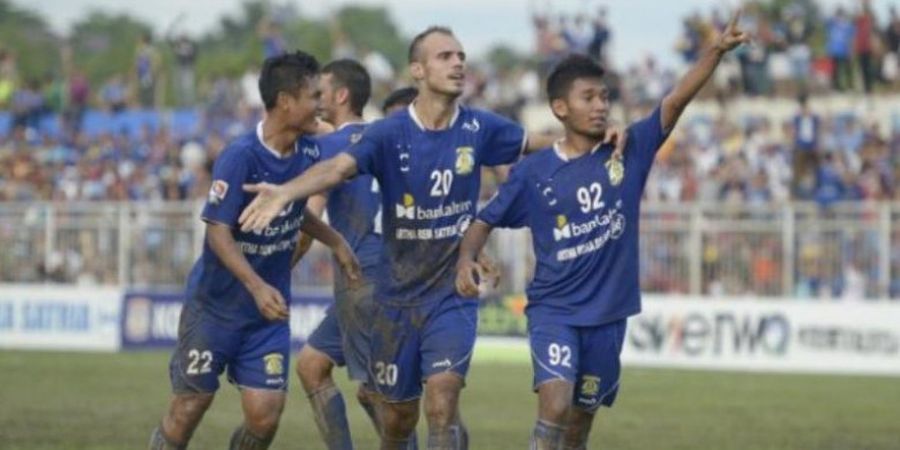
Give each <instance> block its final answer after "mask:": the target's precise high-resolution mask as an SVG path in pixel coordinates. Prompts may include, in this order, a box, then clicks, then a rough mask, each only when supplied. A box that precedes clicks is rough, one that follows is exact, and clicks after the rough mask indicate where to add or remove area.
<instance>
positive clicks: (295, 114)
mask: <svg viewBox="0 0 900 450" xmlns="http://www.w3.org/2000/svg"><path fill="white" fill-rule="evenodd" d="M321 95H322V91H321V90H320V89H319V77H310V78H308V79H307V80H306V83H304V84H303V87H301V88H300V89H299V90H297V92H296V93H295V94H294V95H285V102H286V104H287V113H288V114H287V117H288V118H289V121H290V124H291V128H293V129H295V130H298V131H301V132H302V133H304V134H315V133H316V130H317V129H318V123H317V122H318V121H317V120H316V116H318V114H319V100H320V98H321Z"/></svg>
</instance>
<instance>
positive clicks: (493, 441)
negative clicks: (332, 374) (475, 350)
mask: <svg viewBox="0 0 900 450" xmlns="http://www.w3.org/2000/svg"><path fill="white" fill-rule="evenodd" d="M488 356H490V355H488ZM167 358H168V354H166V353H158V352H153V353H122V354H81V353H49V352H48V353H38V352H11V351H0V380H2V382H0V449H29V450H30V449H66V450H75V449H110V450H111V449H116V450H120V449H143V448H145V447H144V446H145V445H146V440H147V437H148V433H149V432H150V430H151V429H152V428H153V427H154V426H155V425H156V423H157V422H158V421H159V418H160V415H161V414H162V412H163V410H164V408H165V407H166V403H167V397H168V381H167V378H166V363H167ZM338 378H339V381H340V383H341V385H342V386H343V387H344V388H345V392H348V389H349V387H350V386H349V384H348V383H347V382H346V377H345V376H344V375H343V372H342V373H341V375H340V376H339V377H338ZM530 379H531V369H530V367H529V365H528V364H527V363H526V362H524V361H522V360H521V358H508V359H506V360H503V359H502V358H500V359H498V358H490V357H486V356H485V352H482V353H480V354H476V359H475V362H474V364H473V367H472V369H471V372H470V378H469V386H468V387H467V388H466V390H465V391H464V393H463V400H462V402H463V407H462V409H463V417H464V419H465V421H466V423H467V425H468V427H469V430H470V435H471V448H472V449H490V450H494V449H498V450H499V449H525V448H527V446H528V435H529V432H530V428H531V424H532V423H533V422H534V416H535V396H534V395H532V394H531V393H530V391H529V384H530ZM291 382H292V391H291V393H290V399H289V401H288V407H287V410H286V412H285V415H284V417H283V419H282V425H281V429H280V430H279V433H278V437H277V439H276V440H275V443H274V445H273V446H272V448H274V449H318V448H322V447H321V445H320V444H319V440H318V435H317V434H316V431H315V425H314V424H313V421H312V419H311V417H310V412H309V408H308V407H307V404H306V400H305V398H303V396H302V395H301V394H300V392H299V385H298V383H296V380H291ZM622 384H623V390H622V392H621V394H620V396H619V400H618V403H617V404H616V407H615V408H613V409H612V410H603V411H602V412H601V414H600V417H599V419H598V421H597V424H596V425H595V432H594V435H593V437H592V439H591V446H590V448H594V449H597V448H603V449H691V450H697V449H717V450H723V449H785V450H799V449H853V450H857V449H900V380H898V379H896V378H864V377H829V376H809V375H758V374H736V373H716V372H699V371H697V372H694V371H675V370H656V369H653V370H651V369H636V368H632V369H627V370H626V371H625V373H624V375H623V380H622ZM237 400H238V398H237V395H236V391H235V390H234V389H233V388H231V387H230V386H225V387H224V388H223V389H222V390H221V392H220V394H219V397H218V398H217V399H216V401H215V402H214V403H213V406H212V408H211V410H210V411H209V412H208V413H207V415H206V418H205V419H204V421H203V423H202V424H201V426H200V429H199V430H198V431H197V433H196V435H195V437H194V441H193V445H192V447H191V448H194V449H223V448H226V446H227V442H228V437H229V435H230V433H231V430H232V429H233V427H234V426H235V425H237V424H238V423H239V421H240V407H239V404H238V401H237ZM349 403H350V404H349V407H348V410H349V413H350V422H351V426H352V430H353V436H354V440H355V441H356V443H357V448H360V449H370V448H377V445H376V441H375V435H374V432H373V431H372V430H371V429H370V427H369V424H368V422H367V419H366V418H365V416H364V414H363V412H362V410H361V409H360V408H358V407H357V406H356V405H355V404H354V403H352V402H349ZM422 425H423V424H422V422H420V428H419V432H420V436H421V435H422V434H421V433H422V432H423V430H424V428H423V427H422Z"/></svg>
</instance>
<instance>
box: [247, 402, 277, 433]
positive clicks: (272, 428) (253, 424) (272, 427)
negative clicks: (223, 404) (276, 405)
mask: <svg viewBox="0 0 900 450" xmlns="http://www.w3.org/2000/svg"><path fill="white" fill-rule="evenodd" d="M280 419H281V410H280V409H279V410H276V411H267V412H257V413H255V414H252V415H248V416H247V417H246V419H245V422H246V426H247V429H248V430H249V431H250V432H251V433H253V434H254V435H255V436H258V437H260V438H262V439H269V438H271V437H272V436H274V435H275V432H276V431H277V430H278V422H279V420H280Z"/></svg>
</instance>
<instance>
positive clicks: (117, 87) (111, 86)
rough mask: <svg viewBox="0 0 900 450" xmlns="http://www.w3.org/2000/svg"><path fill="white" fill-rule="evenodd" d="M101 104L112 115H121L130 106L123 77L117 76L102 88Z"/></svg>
mask: <svg viewBox="0 0 900 450" xmlns="http://www.w3.org/2000/svg"><path fill="white" fill-rule="evenodd" d="M100 103H101V104H102V105H103V106H104V107H105V108H107V109H108V110H109V111H111V112H112V113H119V112H122V111H124V110H125V108H126V107H127V106H128V90H127V88H126V87H125V83H124V81H123V79H122V75H119V74H116V75H113V76H112V78H110V79H109V80H107V81H106V83H105V84H104V85H103V87H102V88H100Z"/></svg>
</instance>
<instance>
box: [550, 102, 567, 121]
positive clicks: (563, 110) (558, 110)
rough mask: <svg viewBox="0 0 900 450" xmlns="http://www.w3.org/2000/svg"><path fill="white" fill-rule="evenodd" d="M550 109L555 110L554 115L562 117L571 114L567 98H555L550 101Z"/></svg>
mask: <svg viewBox="0 0 900 450" xmlns="http://www.w3.org/2000/svg"><path fill="white" fill-rule="evenodd" d="M550 110H551V111H553V115H555V116H556V117H559V118H560V119H562V118H565V117H566V116H568V115H569V104H568V103H566V100H565V99H562V98H555V99H553V101H551V102H550Z"/></svg>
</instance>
